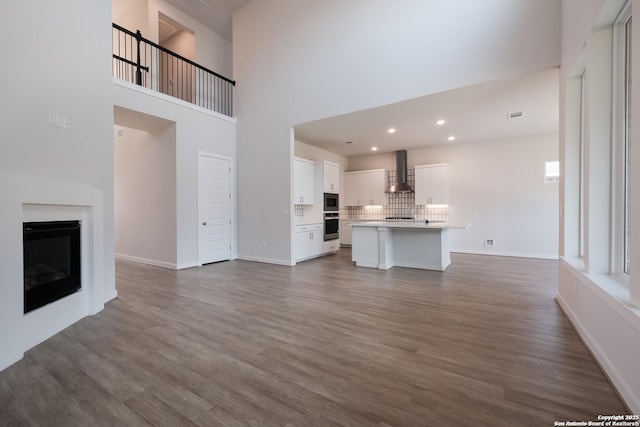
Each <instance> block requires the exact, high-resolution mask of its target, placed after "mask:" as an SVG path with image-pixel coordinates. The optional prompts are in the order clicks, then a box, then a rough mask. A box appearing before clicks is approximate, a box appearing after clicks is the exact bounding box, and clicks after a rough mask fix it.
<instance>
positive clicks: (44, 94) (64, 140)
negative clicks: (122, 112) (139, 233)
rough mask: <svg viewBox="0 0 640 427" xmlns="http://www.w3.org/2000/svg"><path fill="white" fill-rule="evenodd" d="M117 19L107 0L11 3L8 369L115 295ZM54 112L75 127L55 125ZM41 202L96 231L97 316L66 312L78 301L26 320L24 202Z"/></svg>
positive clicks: (4, 22)
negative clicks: (51, 120)
mask: <svg viewBox="0 0 640 427" xmlns="http://www.w3.org/2000/svg"><path fill="white" fill-rule="evenodd" d="M110 20H111V3H110V2H109V1H106V0H96V1H92V2H87V1H84V0H69V1H66V2H65V4H64V7H61V5H60V4H59V3H56V2H49V1H37V2H35V3H34V2H11V3H7V4H3V8H2V13H1V14H0V35H1V36H2V38H3V39H4V40H15V42H11V43H6V45H5V47H4V51H3V54H4V55H5V58H11V59H10V63H11V64H13V65H12V66H7V64H9V62H7V63H6V64H5V66H4V67H2V69H1V71H0V77H1V78H2V81H4V82H5V83H6V84H5V85H4V86H3V89H2V96H1V97H0V110H1V111H2V112H3V113H4V116H3V119H2V126H1V127H2V144H0V175H2V176H1V177H0V178H1V179H0V183H1V184H0V253H1V256H0V271H1V272H2V273H1V278H0V343H1V344H0V369H3V368H5V367H6V366H8V365H9V364H11V363H13V362H15V361H16V360H18V359H19V358H20V357H21V356H22V353H23V352H24V351H25V350H27V349H28V348H29V347H31V346H33V345H35V344H37V342H39V341H41V340H43V339H46V338H48V337H49V336H51V335H53V334H55V333H56V332H58V331H60V330H62V329H63V328H65V327H67V326H68V325H69V324H71V323H73V322H75V321H77V320H78V319H79V318H81V317H82V316H85V315H87V314H90V313H95V312H97V311H99V310H100V309H101V308H102V305H103V304H104V302H105V301H107V300H109V299H111V298H114V297H115V296H116V290H115V278H114V255H113V245H114V233H113V140H112V132H113V103H112V93H111V87H112V80H111V58H110V54H109V52H111V30H110ZM16 35H20V36H19V39H18V38H16V37H17V36H16ZM34 58H35V59H34ZM50 112H54V113H60V114H61V115H63V116H64V117H67V118H68V120H69V129H68V130H64V129H62V128H59V127H56V126H53V125H51V124H49V113H50ZM40 203H42V204H49V205H56V206H57V207H56V208H55V209H54V208H52V210H56V209H58V210H62V211H64V210H65V209H66V208H65V207H62V206H63V205H64V206H70V205H75V207H74V208H70V209H71V210H74V212H75V211H76V207H77V211H78V212H79V216H85V217H86V218H87V221H88V222H87V224H90V226H89V227H88V229H86V231H88V232H90V233H91V234H92V239H91V240H92V246H91V248H90V252H89V253H90V256H89V258H90V259H89V261H90V264H91V266H92V267H93V268H94V269H96V271H98V273H99V274H98V275H96V276H92V277H91V281H90V282H87V283H85V284H86V285H87V288H89V287H91V288H93V295H94V296H95V297H96V299H97V301H94V304H92V305H91V307H90V308H89V309H87V307H83V306H80V307H75V308H70V307H68V306H67V305H66V304H67V302H68V301H74V302H77V299H76V298H77V297H78V295H79V294H76V295H75V296H74V297H71V298H65V299H64V300H61V301H65V302H60V303H59V304H58V303H54V304H51V305H49V306H47V307H48V308H46V309H42V310H36V311H34V312H32V313H30V314H29V315H28V316H23V315H22V290H23V281H22V280H23V278H22V255H21V254H22V233H21V229H22V222H23V220H24V218H25V204H27V205H31V204H40ZM94 285H95V287H94ZM85 295H86V294H85ZM32 314H33V315H32ZM35 320H37V321H39V322H40V323H39V324H38V323H37V322H36V323H33V322H34V321H35Z"/></svg>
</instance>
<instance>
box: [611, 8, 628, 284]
mask: <svg viewBox="0 0 640 427" xmlns="http://www.w3.org/2000/svg"><path fill="white" fill-rule="evenodd" d="M631 17H632V15H631V2H628V3H627V4H626V5H625V7H624V8H623V9H622V11H621V12H620V14H619V15H618V18H617V19H616V21H615V23H614V32H613V37H614V39H613V46H614V50H613V85H614V87H613V126H612V135H611V136H612V141H613V144H612V146H613V153H612V154H613V156H612V172H613V174H612V175H613V176H612V178H613V180H612V187H613V188H612V191H611V196H612V197H611V198H612V203H611V218H612V221H611V237H612V251H611V273H612V275H614V276H615V277H616V278H617V279H618V280H619V281H620V282H622V283H624V284H625V285H626V286H629V279H630V277H629V274H628V272H627V271H625V267H626V263H625V259H626V258H627V251H626V248H625V244H626V241H627V235H626V231H627V227H626V223H627V215H628V214H629V212H627V209H626V200H627V198H626V194H625V192H626V185H627V183H626V170H627V169H626V141H627V137H629V135H628V134H627V132H626V129H625V126H626V123H627V120H628V117H627V105H626V102H627V100H628V99H629V98H628V96H630V95H631V94H630V93H629V94H627V93H626V88H627V85H626V73H627V70H626V65H627V62H626V59H627V22H629V20H630V19H631Z"/></svg>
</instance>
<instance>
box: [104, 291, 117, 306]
mask: <svg viewBox="0 0 640 427" xmlns="http://www.w3.org/2000/svg"><path fill="white" fill-rule="evenodd" d="M116 298H118V290H117V289H112V290H111V291H110V292H108V293H107V294H105V296H104V303H105V304H106V303H108V302H109V301H113V300H114V299H116Z"/></svg>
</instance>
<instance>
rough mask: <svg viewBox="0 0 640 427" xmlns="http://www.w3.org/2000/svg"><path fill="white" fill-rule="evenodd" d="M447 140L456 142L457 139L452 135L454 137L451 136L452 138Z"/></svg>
mask: <svg viewBox="0 0 640 427" xmlns="http://www.w3.org/2000/svg"><path fill="white" fill-rule="evenodd" d="M447 139H448V140H449V141H455V140H456V137H455V136H453V135H452V136H450V137H449V138H447Z"/></svg>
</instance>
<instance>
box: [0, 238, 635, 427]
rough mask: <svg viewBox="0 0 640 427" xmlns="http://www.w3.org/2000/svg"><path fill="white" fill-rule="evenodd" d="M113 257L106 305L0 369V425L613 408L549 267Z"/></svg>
mask: <svg viewBox="0 0 640 427" xmlns="http://www.w3.org/2000/svg"><path fill="white" fill-rule="evenodd" d="M350 255H351V253H350V251H349V250H348V249H347V250H341V251H340V253H339V255H335V256H329V257H325V258H321V259H317V260H312V261H308V262H304V263H301V264H299V265H297V266H296V267H293V268H290V267H282V266H274V265H266V264H260V263H252V262H245V261H230V262H224V263H219V264H212V265H208V266H205V267H202V268H193V269H188V270H183V271H178V272H176V271H170V270H164V269H161V268H156V267H150V266H145V265H139V264H135V263H128V262H118V264H117V288H118V292H119V298H118V299H117V300H114V301H112V302H110V303H109V304H108V305H107V306H106V307H105V309H104V311H102V312H101V313H99V314H98V315H96V316H93V317H88V318H85V319H83V320H81V321H80V322H78V323H76V324H75V325H73V326H71V327H69V328H68V329H66V330H64V331H63V332H61V333H59V334H57V335H55V336H54V337H52V338H51V339H49V340H47V341H45V342H44V343H42V344H40V345H39V346H37V347H35V348H33V349H32V350H30V351H29V352H27V353H26V355H25V357H24V359H23V360H22V361H20V362H19V363H17V364H15V365H13V366H11V367H10V368H8V369H6V370H4V371H3V372H0V425H2V426H7V425H17V426H23V425H25V426H27V425H40V426H65V427H67V426H103V425H104V426H114V425H122V426H138V425H154V426H189V425H207V426H208V425H211V426H246V425H248V426H287V427H293V426H310V425H321V426H552V425H553V421H554V420H563V421H564V420H585V421H586V420H595V419H596V417H597V415H598V414H620V413H626V409H625V407H624V406H623V404H622V403H621V401H620V399H619V398H618V396H617V395H616V393H615V392H614V390H613V389H612V387H611V386H610V385H609V383H608V382H607V380H606V379H605V377H604V375H603V373H602V372H601V370H600V369H599V368H598V366H597V365H596V363H595V362H594V360H593V359H592V357H591V356H590V354H589V352H588V351H587V350H586V348H585V347H584V345H583V344H582V342H581V341H580V340H579V338H578V337H577V335H576V333H575V332H574V330H573V329H572V327H571V325H570V324H569V322H568V321H567V319H566V318H565V316H564V315H563V313H562V312H561V310H560V309H559V307H558V306H557V305H556V303H555V301H554V297H555V293H556V290H557V274H558V271H557V262H556V261H547V260H531V259H519V258H502V257H488V256H479V255H462V254H453V256H452V258H453V264H452V265H451V267H449V269H448V270H447V271H446V272H444V273H439V272H430V271H423V270H414V269H404V268H393V269H391V270H389V271H380V270H374V269H367V268H356V267H355V266H354V265H353V264H352V263H351V261H350Z"/></svg>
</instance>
